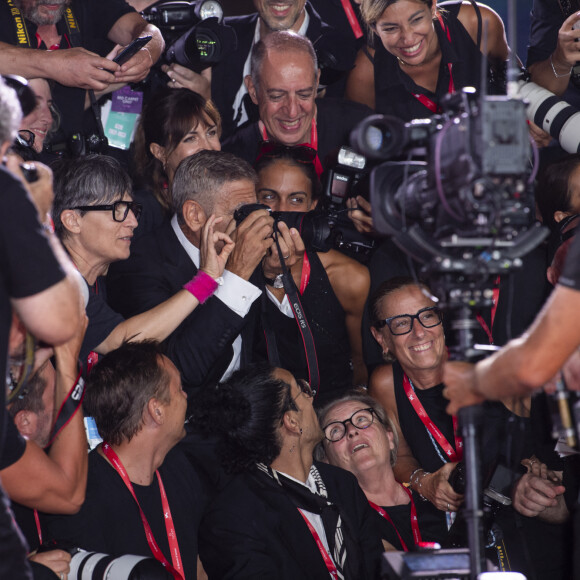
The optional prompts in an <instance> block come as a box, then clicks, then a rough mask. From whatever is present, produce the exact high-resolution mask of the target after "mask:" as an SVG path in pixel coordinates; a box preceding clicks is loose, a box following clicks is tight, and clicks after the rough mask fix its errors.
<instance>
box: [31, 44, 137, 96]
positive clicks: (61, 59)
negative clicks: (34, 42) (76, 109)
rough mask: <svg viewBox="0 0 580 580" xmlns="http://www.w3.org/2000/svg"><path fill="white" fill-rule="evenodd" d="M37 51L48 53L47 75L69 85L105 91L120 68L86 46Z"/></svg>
mask: <svg viewBox="0 0 580 580" xmlns="http://www.w3.org/2000/svg"><path fill="white" fill-rule="evenodd" d="M35 52H43V53H45V54H46V57H44V56H43V58H46V63H47V69H48V72H47V76H48V77H49V78H51V79H53V80H55V81H57V82H59V83H61V84H62V85H65V86H67V87H79V88H81V89H94V90H95V91H104V90H105V89H106V88H107V87H108V86H109V85H110V84H111V83H113V82H115V73H116V72H117V71H118V70H119V65H118V64H116V63H114V62H113V61H111V60H109V59H107V58H103V57H101V56H99V55H98V54H95V53H94V52H90V51H88V50H86V49H84V48H68V49H66V50H54V51H50V52H48V51H35ZM129 62H130V61H129Z"/></svg>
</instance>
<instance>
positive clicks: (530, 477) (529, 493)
mask: <svg viewBox="0 0 580 580" xmlns="http://www.w3.org/2000/svg"><path fill="white" fill-rule="evenodd" d="M522 465H524V466H525V467H526V468H527V470H528V473H526V474H525V475H524V476H523V477H522V478H521V479H520V480H519V481H518V483H517V484H516V486H515V487H514V490H513V492H512V501H513V506H514V508H515V510H516V511H518V512H519V513H521V514H522V515H524V516H527V517H529V518H534V517H536V516H540V517H541V518H543V516H544V517H545V516H547V518H548V519H551V517H550V513H548V514H546V513H544V512H552V515H556V512H557V513H558V514H561V515H563V514H562V509H561V508H562V506H561V504H562V503H563V502H564V498H563V494H564V492H565V491H566V488H565V487H564V486H563V485H561V483H560V479H559V478H558V477H557V476H556V474H555V473H554V472H552V471H549V470H548V468H547V467H546V465H544V464H543V463H542V462H541V461H538V460H537V459H535V458H531V459H524V460H523V461H522ZM565 511H567V510H565ZM564 519H565V515H564Z"/></svg>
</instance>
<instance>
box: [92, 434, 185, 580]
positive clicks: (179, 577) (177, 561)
mask: <svg viewBox="0 0 580 580" xmlns="http://www.w3.org/2000/svg"><path fill="white" fill-rule="evenodd" d="M102 450H103V453H104V455H105V457H106V458H107V459H108V460H109V461H110V462H111V464H112V465H113V467H114V468H115V470H116V471H117V473H118V474H119V475H120V476H121V479H122V480H123V483H124V484H125V486H126V487H127V489H128V490H129V492H130V493H131V495H132V496H133V499H134V500H135V502H136V503H137V507H138V508H139V513H140V514H141V521H142V523H143V529H144V530H145V536H146V537H147V543H148V544H149V548H150V549H151V552H152V553H153V555H154V556H155V559H156V560H158V561H159V562H161V563H162V564H163V566H164V567H165V568H166V569H167V570H168V572H169V573H170V574H171V575H172V576H173V578H175V580H183V564H182V562H181V552H180V551H179V543H178V542H177V536H176V534H175V526H174V524H173V517H172V516H171V509H170V507H169V501H168V500H167V494H166V493H165V488H164V487H163V482H162V481H161V475H160V473H159V470H158V469H157V470H155V475H156V476H157V482H158V483H159V493H160V494H161V505H162V506H163V515H164V520H165V528H166V530H167V541H168V542H169V549H170V550H171V560H172V561H173V566H172V565H171V564H170V563H169V562H168V560H167V558H166V557H165V556H164V554H163V552H162V551H161V549H160V548H159V546H158V545H157V542H156V541H155V538H154V537H153V531H152V530H151V526H150V525H149V522H148V521H147V517H146V516H145V513H144V512H143V510H142V509H141V505H140V504H139V500H138V499H137V496H136V495H135V490H134V489H133V484H132V483H131V480H130V479H129V474H128V473H127V471H126V469H125V466H124V465H123V464H122V463H121V460H120V459H119V457H118V455H117V454H116V453H115V452H114V451H113V449H112V448H111V446H110V445H109V444H108V443H103V446H102Z"/></svg>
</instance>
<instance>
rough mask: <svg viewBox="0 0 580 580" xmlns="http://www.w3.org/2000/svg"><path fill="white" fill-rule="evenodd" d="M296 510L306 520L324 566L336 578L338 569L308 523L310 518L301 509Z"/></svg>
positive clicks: (336, 579) (335, 579)
mask: <svg viewBox="0 0 580 580" xmlns="http://www.w3.org/2000/svg"><path fill="white" fill-rule="evenodd" d="M298 511H299V512H300V515H301V516H302V517H303V518H304V521H305V522H306V525H307V526H308V529H309V530H310V533H311V534H312V537H313V538H314V541H315V542H316V545H317V546H318V549H319V550H320V554H321V555H322V558H323V560H324V563H325V564H326V568H327V570H328V572H329V574H330V575H331V576H332V578H334V580H338V570H337V569H336V566H335V565H334V562H333V561H332V558H331V557H330V555H329V553H328V552H327V551H326V548H325V547H324V544H323V543H322V540H321V539H320V536H319V535H318V534H317V533H316V530H315V529H314V527H313V525H312V524H311V523H310V520H309V519H308V518H307V517H306V516H305V515H304V513H303V512H302V510H301V509H299V510H298Z"/></svg>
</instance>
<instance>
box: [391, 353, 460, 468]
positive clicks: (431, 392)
mask: <svg viewBox="0 0 580 580" xmlns="http://www.w3.org/2000/svg"><path fill="white" fill-rule="evenodd" d="M403 374H404V373H403V369H402V367H401V365H400V364H399V363H398V362H394V363H393V381H394V388H395V400H396V402H397V411H398V413H399V424H400V425H401V432H402V433H403V436H404V437H405V440H406V441H407V443H408V444H409V447H410V448H411V452H412V453H413V456H414V457H415V459H416V460H417V461H418V462H419V465H420V466H421V467H422V468H423V469H425V470H426V471H430V472H434V471H437V470H438V469H439V468H440V467H441V466H442V465H444V463H446V461H444V460H443V459H442V458H441V457H439V454H438V453H437V451H436V448H435V446H437V448H438V449H439V452H440V454H441V456H442V457H445V452H444V451H443V449H441V447H440V446H439V444H438V443H437V442H435V444H433V442H432V441H431V438H430V437H429V433H428V431H427V429H426V427H425V425H423V422H422V421H421V419H420V418H419V416H418V415H417V413H416V412H415V409H413V406H412V405H411V403H410V402H409V399H408V398H407V395H406V394H405V389H404V388H403ZM443 387H444V385H443V383H440V384H438V385H436V386H434V387H431V388H430V389H425V390H422V389H415V394H416V395H417V398H418V399H419V401H420V402H421V404H422V405H423V407H425V411H427V415H429V417H430V418H431V420H432V421H433V423H435V425H436V426H437V428H438V429H439V430H440V431H441V433H443V436H444V437H445V438H446V439H447V441H449V443H450V444H451V446H452V447H453V448H455V439H454V435H453V420H452V418H451V416H450V415H448V414H447V412H446V411H445V408H446V407H447V405H448V404H449V401H448V400H447V399H446V398H445V397H444V396H443Z"/></svg>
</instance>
